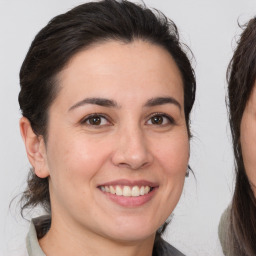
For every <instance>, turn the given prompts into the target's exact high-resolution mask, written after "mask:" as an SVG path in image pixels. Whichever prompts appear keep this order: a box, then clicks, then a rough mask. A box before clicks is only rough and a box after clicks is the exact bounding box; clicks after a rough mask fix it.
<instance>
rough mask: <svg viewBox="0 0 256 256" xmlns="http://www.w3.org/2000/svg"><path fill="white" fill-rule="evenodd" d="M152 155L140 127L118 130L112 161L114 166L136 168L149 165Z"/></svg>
mask: <svg viewBox="0 0 256 256" xmlns="http://www.w3.org/2000/svg"><path fill="white" fill-rule="evenodd" d="M152 161H153V155H152V153H151V152H150V150H149V145H148V142H147V140H146V138H145V135H144V134H143V131H141V129H139V128H136V129H131V127H130V129H125V130H123V131H120V132H119V136H118V138H117V140H116V147H115V152H114V153H113V156H112V162H113V164H114V165H115V166H118V167H121V168H129V169H132V170H138V169H141V168H144V167H146V166H149V165H150V164H151V163H152Z"/></svg>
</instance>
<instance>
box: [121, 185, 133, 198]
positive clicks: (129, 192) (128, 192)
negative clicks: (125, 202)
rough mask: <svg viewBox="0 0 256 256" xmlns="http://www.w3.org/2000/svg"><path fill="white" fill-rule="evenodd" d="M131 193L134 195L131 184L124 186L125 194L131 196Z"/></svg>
mask: <svg viewBox="0 0 256 256" xmlns="http://www.w3.org/2000/svg"><path fill="white" fill-rule="evenodd" d="M131 195H132V191H131V188H130V187H129V186H124V188H123V196H131Z"/></svg>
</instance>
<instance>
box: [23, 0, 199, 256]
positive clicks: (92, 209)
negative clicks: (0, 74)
mask: <svg viewBox="0 0 256 256" xmlns="http://www.w3.org/2000/svg"><path fill="white" fill-rule="evenodd" d="M20 84H21V91H20V94H19V103H20V108H21V110H22V114H23V117H22V118H21V120H20V129H21V134H22V137H23V140H24V143H25V147H26V151H27V156H28V159H29V161H30V163H31V165H32V167H33V169H32V170H31V173H30V175H29V177H28V188H27V190H26V191H25V193H24V196H23V200H24V204H23V208H22V209H23V210H24V209H25V208H28V207H34V206H36V205H42V206H43V207H44V209H45V210H46V212H47V213H48V215H46V216H42V217H39V218H37V219H34V220H33V221H32V223H31V228H30V231H29V234H28V236H27V249H28V252H29V255H140V256H143V255H183V254H182V253H180V252H179V251H178V250H176V249H175V248H174V247H172V246H171V245H169V244H167V243H166V242H164V241H163V240H162V239H161V233H162V231H163V230H164V227H165V226H166V224H165V221H166V219H167V218H168V216H169V215H170V214H171V213H172V211H173V209H174V208H175V206H176V204H177V202H178V200H179V198H180V195H181V192H182V188H183V184H184V179H185V176H186V175H187V174H188V159H189V138H190V127H189V125H190V119H189V116H190V111H191V108H192V106H193V103H194V97H195V77H194V73H193V69H192V68H191V65H190V62H189V59H188V57H187V56H186V54H185V52H184V51H183V50H182V48H181V45H180V42H179V38H178V32H177V28H176V26H175V25H174V24H173V22H172V21H170V20H168V19H167V18H166V17H165V16H164V15H163V14H161V13H159V12H156V13H153V12H152V11H151V10H149V9H147V8H146V7H141V6H138V5H135V4H133V3H130V2H128V1H121V2H117V1H114V0H104V1H101V2H92V3H87V4H83V5H80V6H78V7H76V8H74V9H72V10H71V11H69V12H67V13H65V14H62V15H59V16H57V17H55V18H54V19H53V20H51V21H50V22H49V24H48V25H47V26H46V27H45V28H43V29H42V30H41V31H40V32H39V34H38V35H37V36H36V37H35V39H34V41H33V42H32V45H31V47H30V49H29V51H28V54H27V56H26V58H25V60H24V63H23V65H22V67H21V71H20Z"/></svg>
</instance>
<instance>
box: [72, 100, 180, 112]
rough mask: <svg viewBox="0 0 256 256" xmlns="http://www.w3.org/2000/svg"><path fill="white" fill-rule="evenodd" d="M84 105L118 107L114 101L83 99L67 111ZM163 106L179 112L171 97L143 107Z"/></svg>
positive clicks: (148, 102)
mask: <svg viewBox="0 0 256 256" xmlns="http://www.w3.org/2000/svg"><path fill="white" fill-rule="evenodd" d="M86 104H93V105H98V106H102V107H112V108H118V107H119V105H118V104H117V103H116V102H115V101H114V100H109V99H105V98H85V99H83V100H81V101H79V102H77V103H76V104H74V105H73V106H71V107H70V108H69V110H68V111H71V110H73V109H75V108H78V107H81V106H83V105H86ZM164 104H174V105H176V106H177V107H178V108H179V109H180V110H181V105H180V103H179V102H178V101H177V100H176V99H174V98H173V97H156V98H152V99H150V100H148V101H147V102H146V104H145V107H154V106H159V105H164Z"/></svg>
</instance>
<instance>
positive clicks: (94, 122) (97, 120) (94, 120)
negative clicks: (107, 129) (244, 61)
mask: <svg viewBox="0 0 256 256" xmlns="http://www.w3.org/2000/svg"><path fill="white" fill-rule="evenodd" d="M88 122H89V124H91V125H100V124H101V118H100V117H99V116H95V117H90V118H89V119H88Z"/></svg>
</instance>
